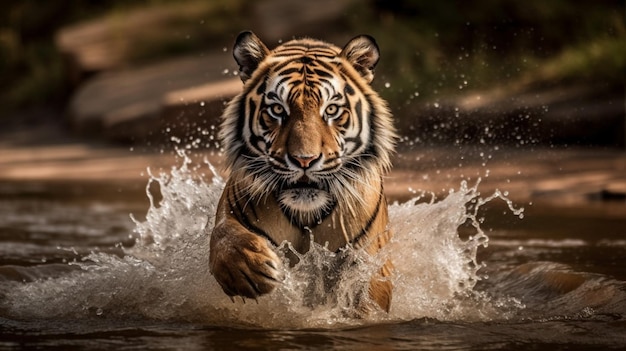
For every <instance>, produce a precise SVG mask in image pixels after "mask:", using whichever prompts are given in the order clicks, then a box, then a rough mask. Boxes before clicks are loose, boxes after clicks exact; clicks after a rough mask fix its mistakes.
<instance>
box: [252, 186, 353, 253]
mask: <svg viewBox="0 0 626 351" xmlns="http://www.w3.org/2000/svg"><path fill="white" fill-rule="evenodd" d="M242 215H243V216H244V217H245V218H244V220H245V222H247V226H249V227H250V228H249V229H250V230H252V231H254V232H257V233H259V234H261V235H263V236H266V237H268V238H269V239H271V241H273V242H274V243H275V244H276V245H280V244H281V243H282V242H284V241H288V242H289V243H291V245H292V246H293V247H294V249H296V250H297V251H298V252H300V253H304V252H307V251H308V250H309V248H310V243H311V241H313V242H315V243H317V244H320V245H322V246H326V247H327V248H328V250H330V251H337V250H339V249H340V248H342V247H344V246H345V245H346V244H347V243H348V242H350V241H351V240H352V239H353V238H354V236H355V235H356V234H355V232H356V231H358V229H357V228H355V226H354V225H353V224H351V223H346V218H347V217H346V216H342V215H341V211H340V209H337V208H335V209H334V210H333V211H332V212H330V213H328V214H325V216H323V218H321V219H319V220H318V221H314V222H312V223H300V221H299V220H296V219H295V218H292V217H290V214H289V213H288V212H285V211H284V210H283V209H282V208H281V206H280V205H279V203H278V201H277V200H276V198H275V197H274V196H273V195H268V196H267V197H265V198H264V199H262V200H260V201H258V202H257V203H252V202H249V203H248V205H247V206H246V207H245V208H244V209H243V211H242Z"/></svg>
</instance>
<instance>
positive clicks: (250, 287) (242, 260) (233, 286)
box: [209, 210, 282, 299]
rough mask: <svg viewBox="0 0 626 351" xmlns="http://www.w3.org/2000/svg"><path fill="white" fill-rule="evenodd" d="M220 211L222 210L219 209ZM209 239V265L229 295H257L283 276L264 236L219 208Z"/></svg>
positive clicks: (268, 288)
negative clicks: (252, 230)
mask: <svg viewBox="0 0 626 351" xmlns="http://www.w3.org/2000/svg"><path fill="white" fill-rule="evenodd" d="M220 212H221V213H220ZM216 219H217V224H216V226H215V228H214V229H213V233H212V235H211V241H210V256H209V269H210V271H211V273H212V274H213V276H214V277H215V279H216V280H217V282H218V283H219V284H220V286H221V287H222V290H224V292H225V293H226V294H227V295H228V296H236V295H239V296H243V297H248V298H252V299H253V298H257V297H258V296H260V295H263V294H267V293H269V292H271V291H272V290H273V289H274V287H275V286H276V284H277V283H279V282H280V281H281V280H282V277H281V273H280V270H279V267H280V266H281V261H280V259H279V258H278V256H277V255H276V253H274V251H273V250H272V249H271V247H270V244H269V242H268V240H267V239H265V238H264V237H262V236H259V235H257V234H255V233H253V232H251V231H249V230H248V229H247V228H245V227H244V226H243V225H242V224H241V223H240V222H239V221H237V219H236V218H234V217H233V216H232V214H231V213H230V212H229V211H227V210H223V211H219V210H218V216H217V218H216Z"/></svg>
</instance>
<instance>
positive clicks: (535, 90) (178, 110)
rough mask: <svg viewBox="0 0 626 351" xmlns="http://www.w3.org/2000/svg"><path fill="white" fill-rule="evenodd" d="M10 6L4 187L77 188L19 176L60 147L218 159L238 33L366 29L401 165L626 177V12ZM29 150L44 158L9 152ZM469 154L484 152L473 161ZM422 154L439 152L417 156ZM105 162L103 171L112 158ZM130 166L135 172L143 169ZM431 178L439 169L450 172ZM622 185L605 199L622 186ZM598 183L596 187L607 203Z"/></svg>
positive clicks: (601, 5)
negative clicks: (600, 161)
mask: <svg viewBox="0 0 626 351" xmlns="http://www.w3.org/2000/svg"><path fill="white" fill-rule="evenodd" d="M3 4H4V5H3V11H2V13H1V14H0V19H1V20H0V77H1V81H2V86H3V89H2V90H1V91H0V125H2V126H3V128H2V131H0V146H2V150H3V151H2V153H4V154H5V157H4V159H2V160H0V163H2V165H3V166H2V167H3V168H4V169H5V171H4V172H2V171H0V178H2V179H14V180H16V179H17V180H19V179H27V178H28V177H31V178H32V179H39V178H45V177H46V174H50V176H55V175H56V176H59V177H61V178H72V177H79V175H77V173H75V172H74V173H72V172H69V171H68V169H67V165H68V164H67V163H57V164H56V165H57V168H58V167H61V168H62V169H63V170H56V171H55V170H54V167H53V166H54V165H55V164H50V167H51V170H49V173H45V171H44V170H42V167H41V163H40V164H39V167H33V168H32V171H28V172H26V171H25V169H26V170H27V169H29V168H28V162H29V160H30V162H31V163H33V162H42V159H41V158H42V157H43V156H42V155H44V154H45V152H44V151H49V152H53V150H54V149H52V148H51V145H59V144H63V143H68V142H70V141H71V142H72V143H79V144H81V145H88V147H87V149H88V150H91V151H90V152H91V154H89V153H87V152H86V151H84V150H83V149H81V150H83V151H82V153H81V152H77V151H75V150H74V154H72V155H74V156H73V157H74V158H79V157H84V158H92V159H95V156H94V152H93V150H94V145H96V144H97V145H98V147H99V148H102V147H113V148H114V150H117V151H115V152H118V151H119V150H118V149H115V147H116V146H120V145H122V146H124V148H125V149H124V150H123V151H125V152H127V151H128V146H129V145H130V146H131V148H133V150H135V152H136V153H135V154H134V155H135V156H136V155H137V152H138V151H137V150H139V149H141V150H142V151H146V152H148V153H149V152H153V151H159V152H161V153H162V152H163V150H170V149H171V147H172V144H174V145H181V144H182V145H186V146H187V147H189V145H191V147H193V148H198V149H210V148H213V147H215V146H216V144H215V130H216V126H217V121H218V118H219V115H220V113H221V109H222V108H223V104H224V102H225V101H227V100H228V99H229V98H231V97H232V96H234V95H235V94H236V93H237V92H238V91H239V89H240V88H241V82H240V81H239V79H238V77H237V75H236V68H237V67H236V64H235V62H234V60H233V59H232V52H231V48H232V44H233V41H234V38H235V37H236V36H237V34H238V33H239V32H240V31H242V30H245V29H251V30H253V31H255V32H256V33H257V35H259V36H260V37H261V38H262V39H263V40H264V41H265V43H266V44H267V46H268V47H273V46H276V45H278V44H279V43H280V42H282V41H286V40H289V39H292V38H293V37H300V36H311V37H317V38H321V39H324V40H327V41H330V42H333V43H336V44H337V45H338V46H342V45H343V44H344V43H345V42H347V40H349V39H350V38H351V37H353V36H355V35H357V34H360V33H367V34H370V35H372V36H374V37H375V38H376V39H377V41H378V44H379V46H380V49H381V53H382V57H381V61H380V63H379V65H378V67H377V71H376V78H375V80H374V83H373V84H374V85H375V88H376V89H377V90H378V91H379V92H380V93H381V95H382V96H383V97H384V98H385V99H387V100H388V101H389V103H390V106H391V108H392V110H393V112H394V115H395V116H396V123H397V125H398V127H399V128H400V130H401V131H402V138H403V139H402V142H401V143H400V145H399V150H400V155H401V157H399V161H398V162H397V164H398V165H399V166H405V168H411V167H415V165H416V164H428V162H427V161H428V160H435V159H437V160H443V159H448V160H449V163H451V164H454V165H453V166H454V167H455V168H457V169H458V168H460V167H461V166H464V165H465V164H467V163H468V162H469V161H468V159H470V158H472V157H474V158H476V159H477V160H478V161H477V162H478V163H477V165H478V167H480V165H481V164H482V166H483V168H484V165H485V160H487V159H491V158H492V153H493V154H495V153H497V152H498V151H500V152H501V150H502V149H506V150H507V152H506V155H509V156H502V157H501V158H500V159H506V160H509V162H510V160H512V159H515V160H519V161H520V162H522V163H523V160H522V159H521V158H520V157H521V156H520V155H518V154H515V153H516V152H517V153H519V154H521V155H524V157H527V158H529V157H530V158H533V157H534V158H537V156H528V155H533V153H532V152H535V151H537V150H550V149H555V148H559V149H562V148H566V149H568V150H574V149H576V150H579V149H585V150H593V152H600V151H601V152H602V153H603V154H602V155H606V153H607V152H610V156H607V157H609V158H610V160H613V161H610V162H612V163H610V164H609V165H608V166H606V167H605V168H607V169H608V170H609V171H613V172H618V171H621V170H623V167H624V166H623V162H622V161H623V153H624V149H625V145H626V136H625V135H626V113H625V111H624V109H625V102H624V97H625V91H624V83H625V72H626V45H625V43H626V21H625V14H626V9H625V4H624V2H623V1H622V0H605V1H591V0H587V1H584V0H578V1H573V0H553V1H541V0H529V1H524V2H519V1H494V0H476V1H452V0H441V1H436V2H425V1H411V0H400V1H383V0H367V1H357V0H319V1H306V2H305V1H293V0H262V1H244V0H203V1H199V0H185V1H166V0H141V1H139V0H138V1H132V2H129V1H122V0H100V1H86V0H56V1H46V2H41V1H36V0H20V1H14V0H7V1H5V2H4V3H3ZM32 145H39V146H41V148H39V149H36V151H34V152H33V149H30V151H29V152H30V153H25V154H23V156H20V157H17V156H14V157H13V158H10V157H9V156H8V155H9V154H12V155H18V154H19V153H18V150H19V147H25V146H32ZM73 145H75V144H73ZM476 146H481V147H484V148H483V149H481V150H489V152H488V153H489V154H488V155H487V154H485V153H484V151H480V152H478V151H476V152H473V153H470V152H468V151H467V150H477V149H476ZM429 148H431V150H434V149H433V148H435V149H437V150H439V151H437V152H434V151H433V152H432V153H430V154H428V155H426V154H424V153H423V150H426V149H429ZM441 148H444V150H443V151H442V149H441ZM485 148H486V149H485ZM63 150H64V152H68V153H70V154H71V152H70V151H68V150H67V149H63ZM98 150H99V151H100V152H102V154H99V155H100V157H101V158H102V159H103V160H105V159H106V158H105V154H106V153H105V151H102V150H101V149H98ZM107 150H108V151H107V152H109V154H110V155H113V154H115V155H118V156H120V155H122V153H119V152H118V153H115V152H114V151H112V150H110V149H107ZM520 150H521V151H520ZM607 150H609V151H607ZM529 151H530V152H531V153H529ZM420 152H422V153H420ZM416 153H417V154H416ZM451 154H452V155H454V157H451V156H450V155H451ZM538 154H541V155H545V154H546V153H545V152H543V153H542V151H540V152H539V153H538ZM28 155H30V156H28ZM33 155H35V156H33ZM80 155H82V156H80ZM142 155H144V156H145V154H142ZM403 155H410V156H404V157H403ZM458 155H461V156H458ZM511 155H514V156H511ZM534 155H537V154H536V153H535V154H534ZM568 155H569V154H568ZM584 155H585V157H583V158H581V157H578V158H579V159H582V160H584V162H588V161H589V159H590V158H591V157H589V153H586V154H584ZM49 157H50V158H54V157H55V156H54V155H52V154H50V155H49ZM120 157H121V156H120ZM147 157H151V156H150V155H148V156H147ZM494 157H495V156H494ZM562 157H563V156H562V155H558V156H554V158H549V157H548V158H546V162H547V163H548V164H550V163H553V161H554V159H562ZM576 157H577V156H576ZM576 157H575V156H572V158H573V159H576ZM0 158H2V157H1V156H0ZM616 158H617V159H618V160H621V161H619V162H618V161H615V159H616ZM16 160H17V161H16ZM460 160H462V162H463V164H460V163H459V162H460ZM18 161H19V162H21V163H16V162H18ZM416 161H418V162H416ZM115 162H116V163H117V164H116V166H115V167H114V166H111V167H109V168H106V167H100V168H98V167H92V171H91V172H92V173H89V174H91V175H92V176H97V174H100V177H105V178H106V177H111V178H115V177H116V176H117V177H121V176H120V172H121V171H120V169H122V168H123V161H122V159H121V158H117V159H115ZM115 162H114V163H115ZM146 162H147V163H158V161H155V160H154V159H150V160H148V161H146ZM572 162H573V161H572ZM581 162H582V163H584V162H583V161H581ZM126 163H133V165H134V166H135V167H136V166H137V160H136V159H135V158H129V159H128V161H126ZM616 165H617V166H616ZM74 166H76V167H78V164H77V163H74ZM431 166H432V167H439V168H440V167H443V166H442V161H437V162H435V161H432V162H431ZM517 166H518V169H519V168H520V167H521V168H523V166H519V165H517ZM141 167H145V165H144V164H141ZM9 170H10V171H9ZM131 171H132V172H135V168H129V172H131ZM29 172H30V173H29ZM55 172H56V173H55ZM63 172H65V173H63ZM107 172H108V173H107ZM511 172H512V171H511ZM518 172H519V171H518ZM457 173H464V172H463V171H459V172H457ZM474 173H476V172H474ZM479 173H480V172H479ZM482 173H484V171H483V172H482ZM81 174H83V175H85V176H87V175H88V173H81ZM122 174H124V173H123V172H122ZM133 174H135V173H133ZM464 175H465V176H467V174H464ZM421 178H422V180H423V179H425V178H428V177H427V176H421ZM431 178H432V177H431ZM29 179H30V178H29ZM620 179H621V178H620ZM620 179H618V180H617V183H619V184H618V185H613V186H612V188H614V189H621V188H620V187H621V186H622V183H624V182H622V181H621V180H620ZM605 183H606V182H605ZM605 183H603V184H601V186H600V185H598V186H599V187H600V188H601V189H600V190H598V191H605V192H606V191H607V190H606V189H607V186H606V184H605ZM614 183H615V182H614ZM454 185H456V183H455V184H454ZM624 188H625V190H624V194H626V185H625V186H624ZM594 191H595V190H594ZM611 191H613V192H617V193H618V194H621V190H611Z"/></svg>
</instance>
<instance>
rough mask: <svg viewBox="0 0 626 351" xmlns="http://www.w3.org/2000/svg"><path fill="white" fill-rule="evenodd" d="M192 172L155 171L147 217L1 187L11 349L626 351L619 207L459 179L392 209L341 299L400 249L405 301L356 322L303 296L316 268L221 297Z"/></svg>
mask: <svg viewBox="0 0 626 351" xmlns="http://www.w3.org/2000/svg"><path fill="white" fill-rule="evenodd" d="M205 166H206V165H203V166H202V167H205ZM191 168H192V169H189V168H187V165H183V166H181V167H180V168H177V169H175V170H173V171H172V173H171V174H163V175H160V176H157V177H155V178H153V179H152V180H151V182H150V184H149V188H150V189H152V190H151V191H150V194H153V193H155V189H159V190H160V195H161V196H162V197H159V198H153V199H152V201H151V202H150V204H149V210H148V212H147V214H146V213H145V212H146V196H145V194H141V193H140V192H138V191H137V189H134V190H132V189H131V190H122V191H118V192H117V194H118V195H111V196H109V197H105V199H104V200H103V197H100V196H90V195H89V194H97V193H98V191H101V190H102V189H101V188H99V189H100V190H97V189H98V187H94V188H93V189H90V188H89V187H85V188H83V190H84V193H82V194H81V196H67V193H64V192H63V191H59V185H55V189H54V190H52V191H50V192H48V194H55V193H56V194H57V195H54V196H47V197H41V196H32V192H31V195H27V194H28V192H25V193H19V192H17V193H13V194H12V195H10V196H3V198H2V199H0V240H1V241H2V245H1V246H0V251H1V253H2V254H1V255H0V257H1V258H0V330H1V331H0V348H3V349H14V348H33V349H48V350H54V349H59V350H60V349H68V348H72V347H76V348H79V347H80V348H94V349H110V348H113V347H115V348H117V349H120V350H127V349H137V348H140V349H169V348H172V349H199V348H203V349H224V350H242V349H249V350H255V349H258V350H261V349H317V348H319V349H329V348H332V349H338V350H354V349H363V348H367V349H371V348H376V349H381V350H385V349H394V350H401V349H406V350H414V349H432V350H435V349H436V350H441V349H449V350H479V349H480V350H482V349H506V350H514V349H536V350H557V349H568V350H572V349H573V350H576V349H580V350H583V349H584V350H589V349H610V348H614V349H620V348H623V347H625V346H626V334H625V333H624V330H626V318H625V317H626V283H625V281H626V269H625V268H624V266H623V263H622V258H623V257H625V256H626V240H625V239H624V230H625V229H624V228H626V216H624V215H623V212H624V209H623V204H621V203H617V204H590V205H586V206H580V207H572V206H569V207H549V206H543V205H531V206H526V208H525V209H524V211H523V212H522V211H521V210H519V209H518V208H517V207H515V206H509V205H507V203H506V202H505V201H502V198H501V197H497V196H496V197H494V198H489V197H488V196H487V197H484V198H481V197H480V196H479V195H478V194H477V193H476V192H475V189H473V188H472V187H471V186H470V187H464V186H463V185H461V186H459V189H457V190H456V191H455V192H453V193H451V194H450V195H448V196H447V197H445V198H443V199H439V200H436V201H430V200H428V199H420V200H418V201H409V202H406V203H403V204H394V205H391V207H390V217H391V220H392V223H393V224H392V226H393V228H394V230H395V232H396V238H395V242H394V243H392V244H391V248H390V249H389V250H387V251H384V252H382V253H381V255H383V256H382V257H376V258H374V259H373V260H370V261H368V260H367V258H363V257H358V256H357V258H359V259H361V260H363V261H362V262H364V263H363V265H364V267H365V268H359V269H354V270H351V271H347V272H343V273H344V274H343V275H342V277H343V278H342V279H344V280H345V284H344V285H342V286H343V289H345V290H346V291H340V292H334V293H335V294H337V296H339V297H342V296H348V297H349V295H350V294H349V292H347V290H349V289H348V288H349V287H352V286H355V285H358V284H361V283H362V281H367V279H359V276H364V277H367V276H368V274H370V271H369V270H368V269H369V268H368V265H374V266H375V264H376V263H377V262H378V261H380V260H381V259H385V258H386V257H392V258H393V259H394V263H395V265H396V276H395V277H394V285H395V296H394V305H393V307H392V311H391V313H390V315H384V314H381V313H374V314H373V315H372V316H368V317H365V318H362V319H358V318H357V319H355V318H353V317H350V316H349V315H346V313H345V309H346V308H349V301H350V299H349V298H348V299H347V300H346V301H347V302H346V301H343V300H342V299H341V298H337V299H334V300H333V299H330V300H333V301H335V302H334V303H329V304H326V305H323V306H317V307H311V306H306V305H305V304H304V303H303V300H304V297H303V296H302V295H301V291H302V289H301V287H302V286H303V284H309V283H312V284H314V283H315V279H316V277H315V276H314V275H312V274H314V273H310V272H314V271H313V270H312V267H306V266H305V267H299V271H297V274H296V273H293V272H292V273H291V275H290V274H287V279H286V280H285V282H284V287H281V288H279V289H278V290H277V291H276V292H275V293H273V294H272V295H273V296H268V297H263V298H261V299H259V301H258V303H255V302H254V301H248V302H247V303H242V302H241V301H237V302H235V303H232V302H231V301H230V300H229V299H228V298H227V297H226V296H225V295H223V294H222V293H221V290H220V289H219V287H217V285H216V284H215V283H214V281H213V279H212V277H211V276H210V274H209V273H208V269H207V265H206V262H207V261H206V259H207V258H206V252H208V249H207V243H208V238H207V235H208V234H207V231H205V227H206V226H207V221H208V222H209V223H208V226H209V227H210V226H211V225H212V224H211V220H212V217H211V216H212V213H213V212H214V208H213V207H212V206H213V204H214V203H215V202H216V198H217V197H218V196H219V194H220V191H221V187H222V186H223V184H222V183H220V182H219V180H218V181H213V182H211V181H204V180H202V179H201V178H198V177H197V174H198V172H197V169H198V168H195V169H194V168H193V167H191ZM207 173H209V172H207ZM155 183H157V184H158V186H156V187H155V186H154V184H155ZM92 190H93V192H92ZM43 193H45V189H43V188H42V189H41V193H40V194H43ZM62 194H65V195H62ZM482 196H484V195H482ZM504 200H506V199H504ZM513 212H515V213H516V214H513ZM129 213H132V216H129ZM144 214H145V216H144ZM520 214H523V217H524V218H523V219H522V220H520V218H518V217H519V215H520ZM312 251H314V252H313V253H312V255H318V256H312V257H313V258H315V257H324V256H323V255H327V253H325V252H324V250H323V248H318V249H317V250H312ZM320 255H321V256H320ZM384 255H387V256H384ZM312 261H314V260H312ZM307 272H309V273H310V274H309V275H307ZM337 301H339V302H337ZM342 301H343V302H342Z"/></svg>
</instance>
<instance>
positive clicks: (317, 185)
mask: <svg viewBox="0 0 626 351" xmlns="http://www.w3.org/2000/svg"><path fill="white" fill-rule="evenodd" d="M298 189H311V190H321V191H328V186H327V185H326V184H325V183H322V182H315V181H312V180H311V179H310V178H309V177H307V176H306V175H303V176H302V177H300V178H299V179H298V180H297V181H295V182H287V183H285V184H284V185H283V186H282V187H281V188H280V189H279V191H286V190H298Z"/></svg>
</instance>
